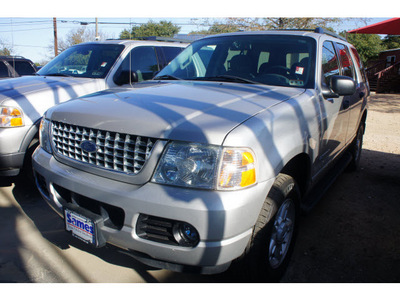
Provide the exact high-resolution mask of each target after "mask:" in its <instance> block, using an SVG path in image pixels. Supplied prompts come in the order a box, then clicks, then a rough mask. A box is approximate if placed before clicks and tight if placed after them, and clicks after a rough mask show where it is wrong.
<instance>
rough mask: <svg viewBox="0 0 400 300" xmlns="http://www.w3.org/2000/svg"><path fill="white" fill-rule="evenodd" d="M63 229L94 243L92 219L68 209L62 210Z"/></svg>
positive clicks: (86, 241) (89, 242)
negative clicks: (63, 215) (63, 218)
mask: <svg viewBox="0 0 400 300" xmlns="http://www.w3.org/2000/svg"><path fill="white" fill-rule="evenodd" d="M64 214H65V229H66V230H67V231H71V233H72V235H73V236H74V237H76V238H78V239H80V240H82V241H84V242H85V243H88V244H92V245H95V244H96V238H95V225H94V223H93V221H92V220H90V219H89V218H86V217H84V216H82V215H80V214H78V213H76V212H74V211H70V210H69V209H65V210H64Z"/></svg>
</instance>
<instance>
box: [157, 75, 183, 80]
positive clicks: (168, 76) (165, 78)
mask: <svg viewBox="0 0 400 300" xmlns="http://www.w3.org/2000/svg"><path fill="white" fill-rule="evenodd" d="M153 79H154V80H158V79H161V80H183V79H181V78H179V77H176V76H174V75H169V74H165V75H161V76H156V77H154V78H153Z"/></svg>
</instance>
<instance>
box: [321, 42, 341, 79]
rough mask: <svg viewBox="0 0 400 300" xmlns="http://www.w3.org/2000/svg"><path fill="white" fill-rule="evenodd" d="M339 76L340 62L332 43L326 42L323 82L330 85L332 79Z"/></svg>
mask: <svg viewBox="0 0 400 300" xmlns="http://www.w3.org/2000/svg"><path fill="white" fill-rule="evenodd" d="M334 75H339V62H338V57H337V55H336V51H335V47H334V45H333V43H332V42H329V41H326V42H324V44H323V48H322V76H323V82H324V83H325V84H326V85H329V81H330V78H331V77H332V76H334Z"/></svg>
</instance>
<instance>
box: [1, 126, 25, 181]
mask: <svg viewBox="0 0 400 300" xmlns="http://www.w3.org/2000/svg"><path fill="white" fill-rule="evenodd" d="M27 130H28V129H27V127H26V126H23V127H16V128H0V176H16V175H18V174H19V171H20V169H21V168H22V166H23V163H24V157H25V152H21V146H22V143H23V141H24V137H25V135H26V133H27Z"/></svg>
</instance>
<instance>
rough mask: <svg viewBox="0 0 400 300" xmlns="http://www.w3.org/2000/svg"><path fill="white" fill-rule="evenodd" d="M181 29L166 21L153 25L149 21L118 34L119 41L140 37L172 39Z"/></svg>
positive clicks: (153, 23)
mask: <svg viewBox="0 0 400 300" xmlns="http://www.w3.org/2000/svg"><path fill="white" fill-rule="evenodd" d="M180 29H181V28H180V27H179V26H176V25H174V24H172V22H168V21H160V22H159V23H155V22H153V21H149V22H147V23H146V24H142V25H140V26H134V27H132V30H131V32H129V30H127V29H124V30H123V31H122V32H121V33H120V36H119V37H120V39H137V38H141V37H149V36H160V37H173V36H174V35H175V34H177V33H178V32H179V30H180Z"/></svg>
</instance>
